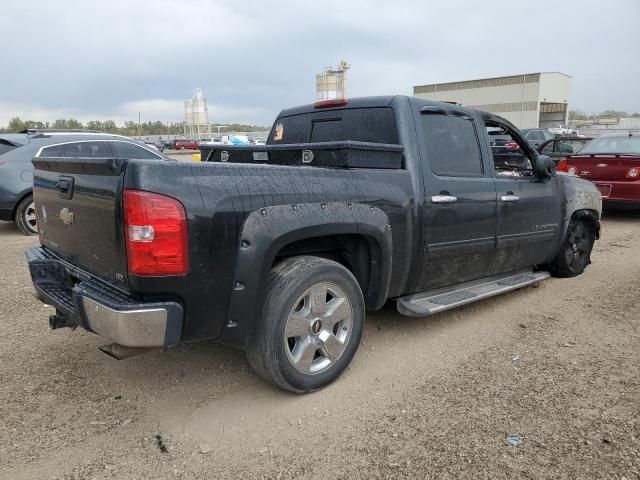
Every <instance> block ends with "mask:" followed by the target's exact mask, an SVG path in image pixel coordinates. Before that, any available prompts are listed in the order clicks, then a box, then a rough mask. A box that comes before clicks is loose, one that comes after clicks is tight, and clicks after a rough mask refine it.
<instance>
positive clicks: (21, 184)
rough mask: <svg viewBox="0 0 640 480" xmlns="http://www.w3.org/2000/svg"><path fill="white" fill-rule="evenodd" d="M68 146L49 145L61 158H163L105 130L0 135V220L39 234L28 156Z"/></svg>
mask: <svg viewBox="0 0 640 480" xmlns="http://www.w3.org/2000/svg"><path fill="white" fill-rule="evenodd" d="M61 143H64V144H65V145H67V147H65V149H64V151H62V150H61V149H60V148H59V147H50V148H49V149H48V151H49V152H50V153H51V152H54V151H55V152H56V153H57V155H58V156H60V157H65V158H69V157H78V156H84V157H89V158H95V157H113V156H116V157H119V158H139V159H144V158H147V159H149V158H153V159H166V157H164V156H163V155H162V154H161V153H159V152H157V151H155V150H154V151H151V150H150V149H149V147H148V146H146V145H145V144H144V143H143V142H140V141H138V140H133V139H131V138H128V137H122V136H119V135H111V134H107V133H94V132H86V131H64V130H55V131H54V130H30V131H24V132H22V133H20V134H13V135H9V134H7V135H5V134H3V135H0V220H4V221H12V222H15V223H16V225H17V226H18V228H19V230H20V231H21V232H22V233H24V234H25V235H36V234H37V233H38V226H37V218H36V213H35V206H34V203H33V196H32V195H31V190H32V186H33V164H32V163H31V159H32V158H33V157H34V156H35V155H36V154H37V153H38V151H40V150H41V149H42V148H43V147H46V146H50V145H59V144H61Z"/></svg>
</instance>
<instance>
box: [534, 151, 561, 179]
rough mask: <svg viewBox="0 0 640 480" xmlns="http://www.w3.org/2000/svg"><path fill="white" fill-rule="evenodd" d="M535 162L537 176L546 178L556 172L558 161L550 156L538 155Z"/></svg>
mask: <svg viewBox="0 0 640 480" xmlns="http://www.w3.org/2000/svg"><path fill="white" fill-rule="evenodd" d="M534 163H535V164H534V167H533V172H534V173H535V175H536V177H537V178H539V179H541V180H544V179H545V178H551V177H553V176H554V175H555V174H556V163H555V162H554V161H553V159H551V158H550V157H547V156H546V155H538V156H537V157H536V159H535V162H534Z"/></svg>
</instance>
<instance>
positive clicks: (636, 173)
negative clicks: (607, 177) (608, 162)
mask: <svg viewBox="0 0 640 480" xmlns="http://www.w3.org/2000/svg"><path fill="white" fill-rule="evenodd" d="M626 176H627V178H633V179H636V178H638V177H640V170H638V169H637V168H636V167H633V168H630V169H629V171H628V172H627V175H626Z"/></svg>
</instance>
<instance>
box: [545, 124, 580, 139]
mask: <svg viewBox="0 0 640 480" xmlns="http://www.w3.org/2000/svg"><path fill="white" fill-rule="evenodd" d="M548 130H549V132H551V133H552V134H553V135H556V136H565V137H566V136H571V135H574V136H575V135H577V133H578V132H577V131H576V130H574V129H573V128H569V127H567V126H565V125H552V126H550V127H549V129H548Z"/></svg>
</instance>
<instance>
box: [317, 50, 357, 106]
mask: <svg viewBox="0 0 640 480" xmlns="http://www.w3.org/2000/svg"><path fill="white" fill-rule="evenodd" d="M350 68H351V65H349V64H348V63H347V62H345V61H344V60H342V61H341V62H340V64H339V65H338V68H335V69H334V68H331V67H327V68H325V69H324V72H322V73H319V74H317V75H316V99H317V100H333V99H336V98H346V96H347V70H349V69H350Z"/></svg>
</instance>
